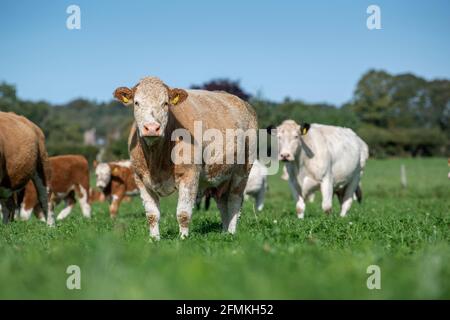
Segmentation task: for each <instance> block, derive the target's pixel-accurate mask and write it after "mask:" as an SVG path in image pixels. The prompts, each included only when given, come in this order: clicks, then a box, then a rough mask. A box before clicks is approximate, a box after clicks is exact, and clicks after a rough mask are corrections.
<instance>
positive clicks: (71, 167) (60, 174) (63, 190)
mask: <svg viewBox="0 0 450 320" xmlns="http://www.w3.org/2000/svg"><path fill="white" fill-rule="evenodd" d="M49 162H50V168H51V171H52V177H51V179H50V184H49V187H50V192H51V202H52V205H53V206H54V205H56V204H57V203H59V202H60V201H64V202H65V204H66V207H65V208H64V209H63V210H62V211H61V212H60V213H59V215H58V217H57V218H56V219H57V220H62V219H64V218H66V217H67V216H68V215H69V214H70V212H71V211H72V209H73V207H74V206H75V203H76V198H75V195H76V196H77V197H78V199H79V202H80V207H81V212H82V213H83V216H84V217H86V218H90V217H91V206H90V205H89V194H88V192H89V165H88V161H87V160H86V158H85V157H83V156H80V155H63V156H56V157H50V158H49ZM33 210H34V212H35V214H36V216H37V217H38V218H41V217H42V216H41V215H40V212H41V210H42V207H41V206H40V204H39V202H38V201H37V195H36V189H35V187H34V185H33V184H32V183H31V182H29V183H28V184H27V186H26V188H25V196H24V199H23V202H22V206H21V210H20V218H21V219H22V220H28V219H29V218H30V216H31V213H32V212H33Z"/></svg>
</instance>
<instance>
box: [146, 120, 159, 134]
mask: <svg viewBox="0 0 450 320" xmlns="http://www.w3.org/2000/svg"><path fill="white" fill-rule="evenodd" d="M160 129H161V125H160V124H159V123H157V122H152V123H146V124H144V126H143V127H142V136H144V137H155V136H160V135H161V130H160Z"/></svg>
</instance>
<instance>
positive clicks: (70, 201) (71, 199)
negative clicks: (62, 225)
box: [56, 191, 75, 220]
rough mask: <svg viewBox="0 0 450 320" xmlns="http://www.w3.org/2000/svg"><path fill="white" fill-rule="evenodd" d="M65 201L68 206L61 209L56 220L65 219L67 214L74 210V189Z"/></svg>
mask: <svg viewBox="0 0 450 320" xmlns="http://www.w3.org/2000/svg"><path fill="white" fill-rule="evenodd" d="M64 202H65V204H66V207H65V208H64V209H62V210H61V212H60V213H59V214H58V216H57V217H56V220H63V219H65V218H67V216H68V215H69V214H70V213H71V212H72V209H73V207H74V206H75V195H74V193H73V191H71V192H69V194H68V195H67V198H66V199H65V201H64Z"/></svg>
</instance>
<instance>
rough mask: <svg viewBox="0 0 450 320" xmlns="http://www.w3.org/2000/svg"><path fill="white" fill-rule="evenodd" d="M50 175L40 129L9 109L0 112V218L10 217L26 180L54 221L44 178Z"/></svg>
mask: <svg viewBox="0 0 450 320" xmlns="http://www.w3.org/2000/svg"><path fill="white" fill-rule="evenodd" d="M50 176H51V172H50V166H49V163H48V156H47V150H46V148H45V136H44V134H43V132H42V130H41V129H40V128H39V127H38V126H36V125H35V124H34V123H32V122H31V121H29V120H28V119H26V118H24V117H22V116H18V115H16V114H15V113H12V112H0V204H1V207H2V212H3V222H4V223H8V222H9V221H12V220H14V212H15V211H16V209H18V206H19V203H20V202H21V201H22V198H23V189H24V188H25V185H26V184H27V183H28V181H30V179H31V181H32V183H33V184H34V185H35V186H36V189H37V191H38V193H37V198H38V201H39V203H40V205H41V207H42V208H43V211H44V215H45V217H46V218H47V223H48V224H49V225H53V224H54V218H53V211H52V210H51V207H50V206H49V203H48V198H47V196H48V194H47V182H48V181H49V179H50Z"/></svg>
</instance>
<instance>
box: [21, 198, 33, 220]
mask: <svg viewBox="0 0 450 320" xmlns="http://www.w3.org/2000/svg"><path fill="white" fill-rule="evenodd" d="M32 213H33V207H31V208H29V207H27V206H26V205H25V202H22V205H21V206H20V211H19V219H20V220H23V221H27V220H30V217H31V214H32Z"/></svg>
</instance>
